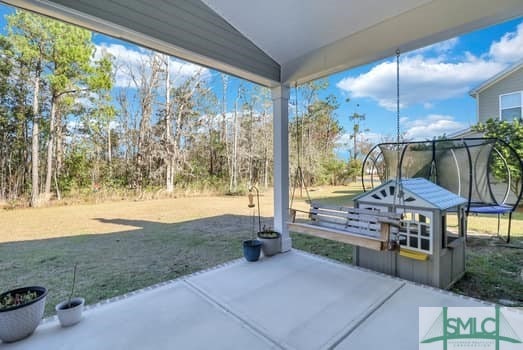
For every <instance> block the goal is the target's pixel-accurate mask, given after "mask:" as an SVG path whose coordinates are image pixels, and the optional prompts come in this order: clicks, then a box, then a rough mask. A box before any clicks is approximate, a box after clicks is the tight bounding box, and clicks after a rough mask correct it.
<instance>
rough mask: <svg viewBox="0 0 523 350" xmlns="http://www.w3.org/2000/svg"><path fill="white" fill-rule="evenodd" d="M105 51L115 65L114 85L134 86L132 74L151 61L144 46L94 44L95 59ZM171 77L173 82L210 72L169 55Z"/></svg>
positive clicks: (148, 65) (137, 72)
mask: <svg viewBox="0 0 523 350" xmlns="http://www.w3.org/2000/svg"><path fill="white" fill-rule="evenodd" d="M104 52H107V53H109V54H111V55H113V56H114V58H115V66H116V76H115V86H116V87H122V88H127V87H131V88H132V87H134V86H135V83H134V82H133V80H132V74H135V75H139V72H140V69H141V67H142V66H144V67H145V68H146V72H147V70H150V68H149V67H150V64H151V62H152V58H151V57H152V51H151V50H148V49H144V48H139V47H138V48H136V49H134V48H129V47H126V46H124V45H120V44H106V43H102V44H100V45H96V52H95V59H98V58H99V57H101V55H102V54H103V53H104ZM169 68H170V73H171V78H172V79H173V80H174V84H177V83H181V82H183V81H184V80H185V79H187V78H188V77H191V76H193V75H195V74H198V73H199V74H201V76H202V77H207V76H209V75H210V72H209V70H208V69H207V68H204V67H201V66H198V65H196V64H193V63H189V62H184V61H181V60H179V59H176V58H172V57H171V61H170V66H169Z"/></svg>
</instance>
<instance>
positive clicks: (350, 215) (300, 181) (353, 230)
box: [287, 50, 403, 251]
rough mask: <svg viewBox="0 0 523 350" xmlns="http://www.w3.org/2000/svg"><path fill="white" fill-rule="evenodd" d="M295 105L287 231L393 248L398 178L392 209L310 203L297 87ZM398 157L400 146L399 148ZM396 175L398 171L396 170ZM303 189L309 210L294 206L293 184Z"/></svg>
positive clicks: (397, 225) (398, 216) (398, 218)
mask: <svg viewBox="0 0 523 350" xmlns="http://www.w3.org/2000/svg"><path fill="white" fill-rule="evenodd" d="M399 55H400V52H399V50H398V51H396V85H397V86H396V87H397V143H398V145H399V138H400V126H399V125H400V120H399V119H400V116H399V107H400V101H399ZM295 92H296V95H295V108H296V151H297V167H296V172H295V176H294V186H293V190H292V196H291V201H290V208H289V214H290V218H291V221H290V222H289V223H288V224H287V226H288V228H289V231H292V232H296V233H300V234H306V235H310V236H315V237H320V238H325V239H329V240H332V241H337V242H342V243H348V244H351V245H354V246H359V247H364V248H368V249H372V250H377V251H383V250H395V249H397V248H398V246H399V245H398V242H397V235H396V234H395V233H397V232H398V230H399V228H400V226H401V214H397V213H396V210H395V202H396V200H397V199H400V198H401V196H402V193H403V191H402V190H401V181H400V179H399V178H396V188H397V189H398V191H396V194H395V196H394V203H393V211H392V212H380V211H379V210H374V209H363V208H351V207H345V206H329V205H324V204H320V203H314V202H312V200H311V198H310V195H309V191H308V189H307V185H306V184H305V181H304V177H303V171H302V168H301V164H300V153H301V152H300V145H301V136H302V130H301V128H300V123H299V114H298V89H297V84H296V89H295ZM398 158H399V147H398ZM397 174H398V172H397ZM298 185H299V186H300V189H301V188H303V187H304V188H305V192H306V194H307V201H306V203H308V204H310V208H309V210H308V211H304V210H300V209H296V208H293V203H294V195H295V192H296V187H297V186H298ZM298 212H302V213H305V214H307V215H308V218H309V222H308V223H306V222H296V215H297V213H298Z"/></svg>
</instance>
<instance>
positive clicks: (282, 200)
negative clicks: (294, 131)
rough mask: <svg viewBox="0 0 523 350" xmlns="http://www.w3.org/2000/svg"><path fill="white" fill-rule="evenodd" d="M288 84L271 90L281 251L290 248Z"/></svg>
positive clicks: (276, 204) (276, 214) (276, 210)
mask: <svg viewBox="0 0 523 350" xmlns="http://www.w3.org/2000/svg"><path fill="white" fill-rule="evenodd" d="M289 92H290V89H289V86H287V85H280V86H278V87H275V88H273V89H272V90H271V93H272V108H273V155H274V230H275V231H277V232H280V233H281V242H282V243H281V251H282V252H286V251H288V250H290V249H291V248H292V242H291V237H290V236H289V230H288V229H287V217H288V212H289Z"/></svg>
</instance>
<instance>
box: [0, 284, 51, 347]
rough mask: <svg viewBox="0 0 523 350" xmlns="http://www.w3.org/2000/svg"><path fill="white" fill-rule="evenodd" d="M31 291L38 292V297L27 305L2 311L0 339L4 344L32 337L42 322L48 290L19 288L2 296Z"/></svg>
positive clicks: (0, 315)
mask: <svg viewBox="0 0 523 350" xmlns="http://www.w3.org/2000/svg"><path fill="white" fill-rule="evenodd" d="M29 290H31V291H35V292H37V293H38V297H37V298H36V299H34V300H33V301H31V302H29V303H27V304H24V305H20V306H15V307H12V308H9V309H6V310H1V311H0V339H1V340H2V341H3V342H6V343H10V342H14V341H17V340H21V339H24V338H26V337H28V336H30V335H31V334H33V332H34V331H35V329H36V327H37V326H38V324H39V323H40V321H41V320H42V317H43V316H44V309H45V298H46V296H47V289H45V288H44V287H25V288H19V289H14V290H12V291H9V292H6V293H3V294H2V295H5V294H7V293H11V294H15V293H23V292H26V291H29Z"/></svg>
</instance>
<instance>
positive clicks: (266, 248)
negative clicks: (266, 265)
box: [258, 226, 281, 256]
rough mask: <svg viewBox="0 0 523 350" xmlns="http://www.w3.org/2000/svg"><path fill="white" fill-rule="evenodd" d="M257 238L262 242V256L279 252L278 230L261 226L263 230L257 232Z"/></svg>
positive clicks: (279, 238)
mask: <svg viewBox="0 0 523 350" xmlns="http://www.w3.org/2000/svg"><path fill="white" fill-rule="evenodd" d="M258 239H259V240H260V241H261V243H262V251H263V255H264V256H272V255H275V254H278V253H279V252H281V234H280V233H279V232H276V231H273V230H272V229H271V228H270V227H265V226H263V230H261V231H259V232H258Z"/></svg>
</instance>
